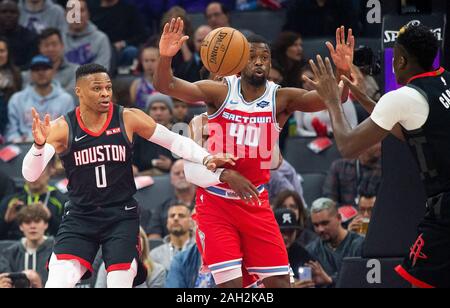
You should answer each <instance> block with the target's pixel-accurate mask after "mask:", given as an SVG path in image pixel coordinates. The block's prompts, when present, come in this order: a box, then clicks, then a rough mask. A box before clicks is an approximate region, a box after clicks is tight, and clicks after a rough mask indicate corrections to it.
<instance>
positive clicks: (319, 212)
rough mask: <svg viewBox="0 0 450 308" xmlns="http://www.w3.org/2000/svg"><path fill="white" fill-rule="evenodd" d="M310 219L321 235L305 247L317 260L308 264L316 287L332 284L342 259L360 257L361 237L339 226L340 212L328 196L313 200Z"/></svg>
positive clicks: (340, 224) (315, 229)
mask: <svg viewBox="0 0 450 308" xmlns="http://www.w3.org/2000/svg"><path fill="white" fill-rule="evenodd" d="M311 220H312V223H313V226H314V231H315V232H316V233H317V235H319V237H320V238H318V239H317V240H315V241H314V242H312V243H310V244H308V245H307V246H306V250H307V251H308V252H309V253H310V254H311V256H312V257H313V258H314V259H315V260H317V261H316V262H313V261H311V262H309V263H308V266H310V267H311V268H312V272H313V280H314V283H315V284H316V285H317V286H326V287H331V286H333V285H334V284H335V283H336V280H337V276H338V273H339V271H340V269H341V264H342V260H343V259H344V258H347V257H360V256H361V253H362V245H363V242H364V238H363V237H361V236H359V235H358V234H356V233H353V232H350V231H347V230H346V229H344V228H343V227H342V217H341V214H339V212H338V210H337V207H336V202H334V201H333V200H331V199H328V198H320V199H317V200H316V201H314V202H313V204H312V207H311Z"/></svg>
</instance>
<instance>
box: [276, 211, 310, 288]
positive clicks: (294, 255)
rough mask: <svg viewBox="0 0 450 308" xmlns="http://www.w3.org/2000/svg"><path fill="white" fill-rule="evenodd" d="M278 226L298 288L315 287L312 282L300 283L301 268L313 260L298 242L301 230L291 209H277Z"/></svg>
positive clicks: (295, 285)
mask: <svg viewBox="0 0 450 308" xmlns="http://www.w3.org/2000/svg"><path fill="white" fill-rule="evenodd" d="M274 213H275V218H276V220H277V223H278V226H280V231H281V235H282V236H283V240H284V244H285V245H286V249H287V252H288V256H289V264H290V265H291V268H292V270H293V272H294V278H295V284H294V287H297V288H308V287H314V283H313V282H312V281H299V279H300V277H299V268H301V267H303V266H305V264H306V263H307V262H309V261H311V260H312V257H311V255H310V254H309V253H308V251H306V249H305V248H304V247H303V246H302V245H300V244H299V243H298V242H297V241H296V238H297V234H298V232H299V231H300V230H301V228H302V227H301V226H300V224H299V222H298V219H297V217H296V216H295V213H294V211H293V210H291V209H276V210H275V211H274Z"/></svg>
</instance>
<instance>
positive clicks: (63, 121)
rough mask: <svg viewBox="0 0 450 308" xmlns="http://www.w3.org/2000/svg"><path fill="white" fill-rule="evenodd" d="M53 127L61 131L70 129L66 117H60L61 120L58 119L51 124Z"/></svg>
mask: <svg viewBox="0 0 450 308" xmlns="http://www.w3.org/2000/svg"><path fill="white" fill-rule="evenodd" d="M51 126H52V127H55V128H57V129H61V128H62V129H64V128H68V127H69V123H67V120H66V117H65V116H60V117H59V118H57V119H55V120H53V121H52V122H51Z"/></svg>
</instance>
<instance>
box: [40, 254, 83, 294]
mask: <svg viewBox="0 0 450 308" xmlns="http://www.w3.org/2000/svg"><path fill="white" fill-rule="evenodd" d="M48 268H49V274H48V279H47V283H46V284H45V287H46V288H74V287H75V285H76V284H77V283H78V282H79V281H80V279H81V277H83V275H84V274H85V273H86V271H87V269H86V268H85V267H84V266H83V265H81V264H80V262H78V261H76V260H58V259H57V258H56V256H55V255H54V254H53V255H52V257H51V258H50V262H49V265H48Z"/></svg>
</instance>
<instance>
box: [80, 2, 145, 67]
mask: <svg viewBox="0 0 450 308" xmlns="http://www.w3.org/2000/svg"><path fill="white" fill-rule="evenodd" d="M89 4H90V5H89V11H90V12H91V16H92V18H91V20H92V22H93V23H94V24H95V25H96V26H97V27H98V28H99V30H100V31H102V32H104V33H105V34H106V35H107V36H108V38H109V40H110V42H111V43H112V44H113V46H114V50H115V52H116V59H117V61H118V63H117V64H118V66H119V68H121V67H127V68H128V69H129V68H130V66H131V65H132V64H133V62H134V60H135V59H136V58H137V56H138V53H139V50H138V48H139V46H140V45H141V44H142V43H144V41H145V39H146V37H147V33H146V28H145V27H144V22H143V20H142V18H141V14H140V13H139V12H138V10H137V9H136V7H135V6H134V5H131V4H128V3H126V2H125V1H123V0H100V1H89Z"/></svg>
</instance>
